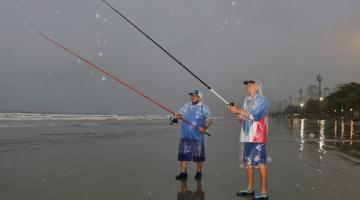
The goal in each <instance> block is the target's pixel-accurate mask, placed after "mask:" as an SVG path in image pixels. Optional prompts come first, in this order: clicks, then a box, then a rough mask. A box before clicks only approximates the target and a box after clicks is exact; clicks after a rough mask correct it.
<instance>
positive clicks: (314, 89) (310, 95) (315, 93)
mask: <svg viewBox="0 0 360 200" xmlns="http://www.w3.org/2000/svg"><path fill="white" fill-rule="evenodd" d="M306 90H307V92H306V97H307V99H309V100H310V99H311V100H315V99H318V98H319V87H318V86H316V85H309V86H308V87H307V88H306Z"/></svg>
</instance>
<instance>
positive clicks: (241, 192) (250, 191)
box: [236, 189, 255, 197]
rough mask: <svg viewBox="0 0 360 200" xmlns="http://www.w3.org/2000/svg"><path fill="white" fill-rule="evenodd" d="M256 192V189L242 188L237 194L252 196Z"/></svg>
mask: <svg viewBox="0 0 360 200" xmlns="http://www.w3.org/2000/svg"><path fill="white" fill-rule="evenodd" d="M254 194H255V191H254V190H248V189H245V190H241V191H240V192H237V193H236V196H241V197H244V196H252V195H254Z"/></svg>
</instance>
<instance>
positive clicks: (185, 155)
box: [178, 139, 205, 162]
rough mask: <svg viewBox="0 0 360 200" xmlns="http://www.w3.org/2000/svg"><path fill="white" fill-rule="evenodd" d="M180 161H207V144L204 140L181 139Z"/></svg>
mask: <svg viewBox="0 0 360 200" xmlns="http://www.w3.org/2000/svg"><path fill="white" fill-rule="evenodd" d="M178 161H194V162H203V161H205V144H204V141H202V140H191V139H181V140H180V143H179V155H178Z"/></svg>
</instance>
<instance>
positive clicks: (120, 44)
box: [0, 0, 360, 114]
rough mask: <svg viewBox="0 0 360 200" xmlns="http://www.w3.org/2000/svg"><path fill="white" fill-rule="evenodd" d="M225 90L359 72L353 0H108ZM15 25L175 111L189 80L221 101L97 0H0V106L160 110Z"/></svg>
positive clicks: (287, 92)
mask: <svg viewBox="0 0 360 200" xmlns="http://www.w3.org/2000/svg"><path fill="white" fill-rule="evenodd" d="M108 1H109V2H110V3H112V4H113V5H114V6H115V7H116V8H118V9H119V10H120V11H122V12H124V13H125V14H126V15H127V16H128V17H129V18H130V19H131V20H132V21H133V22H135V23H136V24H137V25H138V26H140V27H141V28H142V29H143V30H144V31H145V32H147V33H148V34H149V35H150V36H151V37H153V38H154V39H155V40H156V41H158V42H159V43H160V44H161V45H163V46H164V47H165V48H166V49H168V50H169V51H170V52H171V53H172V54H174V55H175V57H177V58H178V59H179V60H181V61H182V62H183V63H184V64H185V65H187V66H188V67H189V68H190V69H192V70H193V71H194V72H195V73H196V74H197V75H198V76H199V77H201V78H202V79H204V80H205V82H207V83H208V84H209V85H210V86H211V87H213V88H214V89H215V90H216V91H217V92H218V93H220V94H221V95H222V96H224V97H225V98H226V99H228V100H229V101H234V102H236V103H238V104H239V103H241V102H242V99H243V98H244V95H245V91H244V87H243V85H242V81H243V80H246V79H258V80H261V81H262V82H263V83H264V93H265V95H266V96H268V97H269V99H270V100H283V99H288V96H293V98H297V97H298V90H299V88H303V89H304V91H306V87H307V86H308V85H310V84H315V83H316V77H315V75H316V74H321V75H322V77H323V79H324V81H323V86H324V87H329V88H333V87H334V86H335V85H336V84H338V83H343V82H359V81H360V67H359V64H360V1H359V0H287V1H285V0H235V1H232V0H181V1H179V0H108ZM21 23H22V24H29V25H32V26H34V27H37V28H38V29H40V30H41V31H43V32H44V33H46V34H49V35H50V36H51V37H52V38H53V39H55V40H57V41H58V42H60V43H62V44H63V45H65V46H66V47H69V48H71V49H73V50H75V51H76V52H77V53H79V54H80V55H82V56H84V57H85V58H88V59H89V60H91V61H92V62H94V63H95V64H98V65H99V66H102V67H104V68H105V69H107V70H109V71H111V72H113V73H115V74H116V75H117V76H118V77H119V78H121V79H124V80H126V81H128V82H129V83H131V84H133V85H134V86H135V87H137V88H138V89H140V90H142V91H144V92H145V93H146V94H147V95H149V96H151V97H153V98H155V99H157V100H159V101H160V102H162V103H164V104H165V105H167V106H169V107H170V108H171V109H174V110H177V109H178V108H179V107H180V106H181V104H183V103H184V102H185V101H188V100H189V97H188V95H187V93H188V91H189V90H192V89H193V88H198V89H200V90H202V91H203V92H204V93H205V98H204V101H205V102H206V103H207V104H208V105H209V107H210V109H212V110H213V111H214V112H221V111H223V110H224V109H225V106H224V105H223V103H222V102H221V101H220V100H219V99H218V98H217V97H215V96H214V95H212V93H210V92H209V91H207V89H206V88H205V87H203V86H202V85H201V84H200V83H199V82H198V81H196V80H195V79H194V78H193V77H192V76H191V75H189V74H188V72H186V71H185V70H184V69H182V68H181V67H180V66H179V65H178V64H177V63H175V62H174V61H173V60H171V59H170V58H169V57H168V56H167V55H165V54H164V53H163V52H161V51H160V50H159V49H158V48H157V47H156V46H154V45H153V44H152V43H150V42H149V41H148V40H147V39H146V38H145V37H143V36H142V35H140V34H139V33H138V32H137V31H136V30H135V29H134V28H132V27H131V26H130V25H129V24H127V23H126V22H125V21H124V20H123V19H122V18H120V17H119V16H118V15H116V14H115V13H114V12H113V11H112V10H110V9H109V8H108V7H107V6H106V5H105V4H104V3H102V2H101V0H75V1H74V0H61V1H59V0H46V1H45V0H2V3H1V7H0V27H1V28H0V60H1V62H0V92H1V97H0V111H34V112H65V113H93V114H94V113H116V114H159V113H164V112H163V111H162V110H161V109H159V108H157V107H156V106H154V105H152V104H151V103H149V102H147V100H145V99H143V98H142V97H139V96H137V95H136V94H134V93H133V92H131V91H129V90H128V89H125V88H124V87H122V86H120V85H118V84H116V83H115V82H113V81H110V80H109V79H106V80H105V78H103V76H102V75H101V74H99V73H98V72H96V71H94V70H92V69H91V68H89V67H88V66H86V65H85V64H83V63H80V64H79V63H78V62H77V59H76V58H75V57H73V56H71V55H69V54H68V53H66V52H65V51H63V50H62V49H60V48H58V47H56V46H54V45H53V44H51V43H49V42H48V41H47V40H44V39H43V38H41V37H39V36H38V35H36V34H34V33H33V32H31V31H29V30H27V29H25V28H24V27H23V25H21Z"/></svg>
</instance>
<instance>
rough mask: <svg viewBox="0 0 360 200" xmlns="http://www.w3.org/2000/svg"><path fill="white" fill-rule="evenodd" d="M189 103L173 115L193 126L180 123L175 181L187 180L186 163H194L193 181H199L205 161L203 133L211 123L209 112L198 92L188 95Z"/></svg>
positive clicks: (201, 95) (194, 91)
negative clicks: (177, 170)
mask: <svg viewBox="0 0 360 200" xmlns="http://www.w3.org/2000/svg"><path fill="white" fill-rule="evenodd" d="M189 95H190V96H191V102H188V103H185V104H184V105H183V106H182V107H181V108H180V110H179V112H178V113H177V114H176V115H175V116H176V118H178V119H181V118H185V119H186V120H188V121H189V122H191V123H192V124H193V125H195V126H196V127H199V128H198V129H197V128H195V127H194V126H191V125H190V124H187V123H182V126H181V137H180V143H179V154H178V161H180V163H181V172H180V174H179V175H178V176H176V179H177V180H186V179H187V162H188V161H193V162H196V175H195V179H201V176H202V169H203V162H204V161H205V142H204V139H205V138H204V132H205V131H206V129H208V128H209V127H210V125H211V123H212V120H211V112H210V110H209V108H208V107H207V106H206V105H205V104H204V103H203V102H202V98H203V94H202V93H201V92H200V91H199V90H193V91H192V92H190V93H189Z"/></svg>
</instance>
